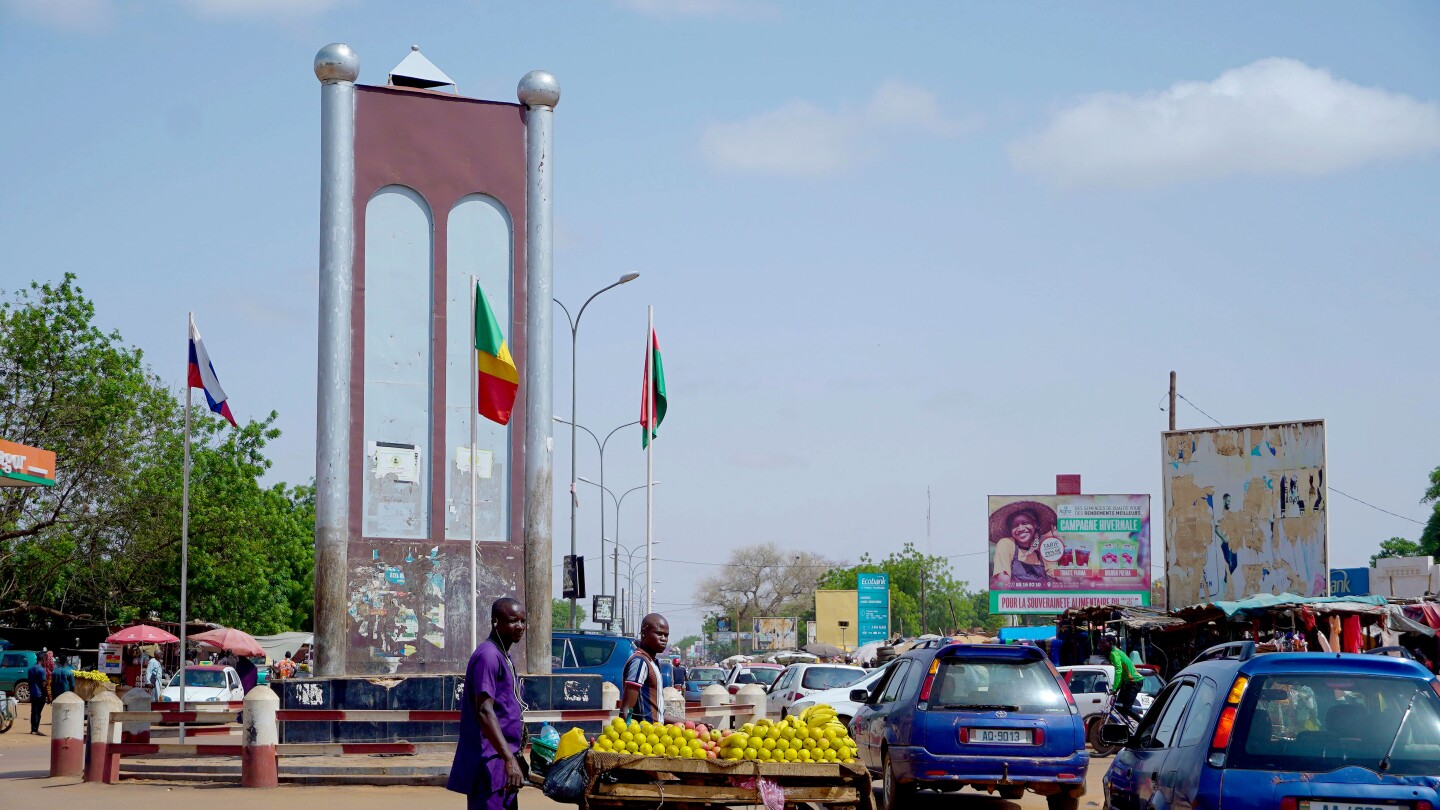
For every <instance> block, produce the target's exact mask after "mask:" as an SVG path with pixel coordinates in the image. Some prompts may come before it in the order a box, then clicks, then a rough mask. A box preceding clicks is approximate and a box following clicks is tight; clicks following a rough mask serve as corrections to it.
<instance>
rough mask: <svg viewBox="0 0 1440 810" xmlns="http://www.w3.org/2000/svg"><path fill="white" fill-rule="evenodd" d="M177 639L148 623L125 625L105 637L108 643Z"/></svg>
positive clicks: (152, 642) (138, 642)
mask: <svg viewBox="0 0 1440 810" xmlns="http://www.w3.org/2000/svg"><path fill="white" fill-rule="evenodd" d="M179 640H180V639H178V638H176V637H174V636H172V635H170V634H169V633H167V632H165V631H164V630H161V629H160V628H158V627H151V626H150V625H148V624H137V625H135V626H134V627H127V628H125V629H124V630H121V631H120V632H118V633H112V634H111V635H110V637H109V638H107V639H105V641H106V642H107V643H110V644H171V643H173V642H176V641H179Z"/></svg>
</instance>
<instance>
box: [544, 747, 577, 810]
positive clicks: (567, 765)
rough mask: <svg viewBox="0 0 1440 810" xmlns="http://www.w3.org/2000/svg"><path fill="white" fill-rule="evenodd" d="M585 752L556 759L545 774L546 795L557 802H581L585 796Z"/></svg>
mask: <svg viewBox="0 0 1440 810" xmlns="http://www.w3.org/2000/svg"><path fill="white" fill-rule="evenodd" d="M586 779H587V777H586V774H585V752H584V751H581V752H580V753H578V754H574V755H572V756H568V757H565V758H564V759H557V760H555V764H553V765H551V766H550V772H549V773H547V774H545V786H544V787H543V788H541V789H542V790H543V791H544V792H545V795H546V796H548V797H549V798H550V799H552V800H554V801H557V802H564V803H565V804H579V803H580V802H581V801H582V800H584V798H585V784H586Z"/></svg>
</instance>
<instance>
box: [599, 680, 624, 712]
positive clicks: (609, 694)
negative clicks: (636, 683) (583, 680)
mask: <svg viewBox="0 0 1440 810" xmlns="http://www.w3.org/2000/svg"><path fill="white" fill-rule="evenodd" d="M600 708H601V709H602V710H604V711H607V712H613V711H615V710H616V709H618V708H620V690H619V689H618V688H616V686H615V684H613V683H610V682H609V681H603V682H601V684H600Z"/></svg>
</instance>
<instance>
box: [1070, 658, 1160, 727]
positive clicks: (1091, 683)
mask: <svg viewBox="0 0 1440 810" xmlns="http://www.w3.org/2000/svg"><path fill="white" fill-rule="evenodd" d="M1135 670H1136V671H1137V672H1139V673H1140V675H1141V676H1143V677H1144V678H1145V680H1144V681H1142V682H1141V683H1140V694H1139V695H1136V697H1135V708H1136V710H1137V711H1138V712H1139V713H1140V714H1141V715H1142V716H1143V715H1144V714H1145V712H1146V711H1148V710H1149V709H1150V704H1151V703H1154V702H1155V696H1156V695H1158V694H1160V690H1161V689H1163V688H1165V679H1164V678H1162V677H1160V672H1159V670H1157V669H1156V668H1155V667H1153V666H1148V665H1145V664H1139V665H1137V666H1136V667H1135ZM1060 677H1062V678H1064V679H1065V685H1066V686H1067V687H1069V689H1070V694H1071V696H1073V697H1074V698H1075V706H1076V707H1077V708H1079V709H1080V719H1081V720H1082V721H1083V722H1084V723H1085V727H1086V728H1087V729H1088V728H1089V727H1090V723H1091V721H1092V720H1093V719H1098V718H1099V715H1100V712H1101V711H1102V710H1103V709H1104V708H1105V704H1106V702H1107V701H1108V700H1109V698H1110V691H1111V685H1112V684H1114V683H1115V668H1114V667H1112V666H1110V665H1109V664H1079V665H1076V666H1072V667H1060Z"/></svg>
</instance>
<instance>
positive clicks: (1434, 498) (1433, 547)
mask: <svg viewBox="0 0 1440 810" xmlns="http://www.w3.org/2000/svg"><path fill="white" fill-rule="evenodd" d="M1420 503H1424V504H1431V508H1430V519H1429V520H1427V521H1425V528H1424V529H1422V530H1421V531H1420V550H1421V553H1422V554H1429V555H1430V556H1432V557H1434V558H1436V559H1440V467H1436V468H1435V469H1433V470H1431V471H1430V486H1429V487H1427V488H1426V489H1425V497H1423V498H1421V499H1420Z"/></svg>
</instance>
